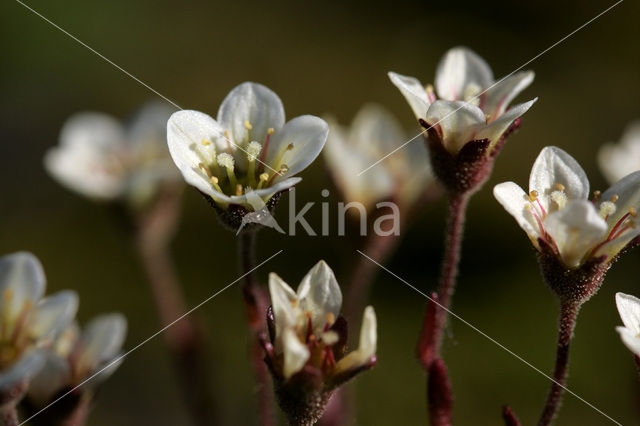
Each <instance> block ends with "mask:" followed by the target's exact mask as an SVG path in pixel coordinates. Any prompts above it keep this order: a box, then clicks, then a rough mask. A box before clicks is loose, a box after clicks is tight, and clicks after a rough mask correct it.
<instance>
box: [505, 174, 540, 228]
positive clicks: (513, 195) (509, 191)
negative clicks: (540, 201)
mask: <svg viewBox="0 0 640 426" xmlns="http://www.w3.org/2000/svg"><path fill="white" fill-rule="evenodd" d="M493 195H494V197H496V200H498V202H499V203H500V204H501V205H502V207H504V209H505V210H506V211H507V212H508V213H509V214H510V215H511V216H513V217H514V218H515V220H516V221H517V222H518V225H520V227H521V228H522V229H523V230H524V232H526V233H527V235H529V236H530V237H531V238H532V239H534V240H535V239H537V238H538V237H539V236H540V227H539V225H538V223H537V222H536V219H535V217H534V216H533V213H532V211H531V210H529V208H533V209H534V210H533V211H535V208H534V207H532V206H531V202H530V201H529V196H528V195H527V194H526V193H525V192H524V191H523V190H522V188H520V187H519V186H518V185H517V184H515V183H514V182H503V183H500V184H498V185H496V186H495V187H494V188H493ZM539 217H540V216H539ZM540 218H541V217H540Z"/></svg>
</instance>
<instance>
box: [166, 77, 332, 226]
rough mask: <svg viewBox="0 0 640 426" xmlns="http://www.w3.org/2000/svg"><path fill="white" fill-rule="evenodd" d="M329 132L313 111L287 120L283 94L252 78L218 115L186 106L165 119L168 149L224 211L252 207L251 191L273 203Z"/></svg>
mask: <svg viewBox="0 0 640 426" xmlns="http://www.w3.org/2000/svg"><path fill="white" fill-rule="evenodd" d="M328 131H329V127H328V125H327V123H326V122H325V121H324V120H322V119H320V118H318V117H315V116H311V115H303V116H300V117H296V118H294V119H292V120H290V121H288V122H287V123H286V124H285V114H284V108H283V106H282V102H281V101H280V98H279V97H278V96H277V95H276V94H275V93H274V92H273V91H271V90H270V89H268V88H267V87H265V86H263V85H261V84H257V83H250V82H247V83H242V84H240V85H239V86H237V87H235V88H234V89H233V90H232V91H231V92H230V93H229V94H228V95H227V97H226V98H225V99H224V101H223V102H222V104H221V105H220V109H219V110H218V116H217V119H216V120H214V119H213V118H211V117H210V116H208V115H207V114H204V113H202V112H198V111H189V110H185V111H178V112H176V113H174V114H173V115H172V116H171V118H170V119H169V122H168V123H167V139H168V143H169V150H170V152H171V156H172V157H173V161H174V162H175V164H176V165H177V166H178V168H179V169H180V171H181V172H182V176H183V177H184V179H185V180H186V181H187V183H189V184H190V185H193V186H194V187H196V188H197V189H198V190H199V191H200V192H202V193H203V194H204V195H205V196H207V197H209V198H210V199H211V200H213V202H214V203H215V206H216V207H218V208H220V209H225V210H226V209H228V208H229V207H230V206H240V207H242V208H243V209H245V210H246V211H252V206H251V204H250V203H249V202H248V201H247V198H246V193H247V192H251V191H253V192H254V193H255V194H256V195H258V196H259V197H260V198H262V199H263V201H264V202H265V203H266V204H267V205H268V206H269V200H270V199H272V197H273V196H274V195H275V194H278V193H280V192H281V191H284V190H285V189H288V188H290V187H292V186H293V185H295V184H296V183H298V182H299V181H300V180H301V178H299V177H294V176H295V175H296V174H297V173H299V172H301V171H302V170H304V169H305V168H306V167H307V166H309V164H311V163H312V162H313V160H315V158H316V157H317V156H318V154H319V153H320V151H321V150H322V147H323V146H324V143H325V141H326V139H327V133H328ZM238 225H239V224H238Z"/></svg>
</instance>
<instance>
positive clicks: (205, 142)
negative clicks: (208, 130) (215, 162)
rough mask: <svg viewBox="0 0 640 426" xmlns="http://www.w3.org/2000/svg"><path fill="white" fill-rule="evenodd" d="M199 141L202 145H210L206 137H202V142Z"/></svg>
mask: <svg viewBox="0 0 640 426" xmlns="http://www.w3.org/2000/svg"><path fill="white" fill-rule="evenodd" d="M201 143H202V145H204V146H209V145H211V142H209V141H208V140H206V139H202V142H201Z"/></svg>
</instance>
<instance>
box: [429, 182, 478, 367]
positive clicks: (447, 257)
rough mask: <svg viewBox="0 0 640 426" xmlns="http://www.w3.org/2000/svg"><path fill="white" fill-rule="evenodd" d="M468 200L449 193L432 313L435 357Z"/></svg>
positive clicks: (455, 266)
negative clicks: (440, 267)
mask: <svg viewBox="0 0 640 426" xmlns="http://www.w3.org/2000/svg"><path fill="white" fill-rule="evenodd" d="M468 202H469V196H468V195H466V194H456V195H454V194H450V196H449V218H448V220H447V228H446V230H445V247H444V258H443V260H442V270H441V273H440V282H439V284H438V304H439V309H436V311H435V315H434V326H435V339H434V343H433V344H434V346H435V347H434V348H433V354H434V356H436V357H439V356H440V346H441V345H442V335H443V333H444V327H445V325H446V321H447V314H448V312H447V311H446V310H445V309H443V308H446V309H449V307H450V306H451V298H452V297H453V292H454V290H455V285H456V276H457V275H458V264H459V263H460V248H461V246H462V234H463V231H464V220H465V216H466V212H467V204H468Z"/></svg>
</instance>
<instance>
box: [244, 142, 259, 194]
mask: <svg viewBox="0 0 640 426" xmlns="http://www.w3.org/2000/svg"><path fill="white" fill-rule="evenodd" d="M261 150H262V145H260V144H259V143H258V142H256V141H253V142H251V143H250V144H249V146H247V158H248V159H249V166H248V170H247V175H248V176H249V184H250V185H254V184H255V183H256V159H257V158H258V155H260V151H261Z"/></svg>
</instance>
